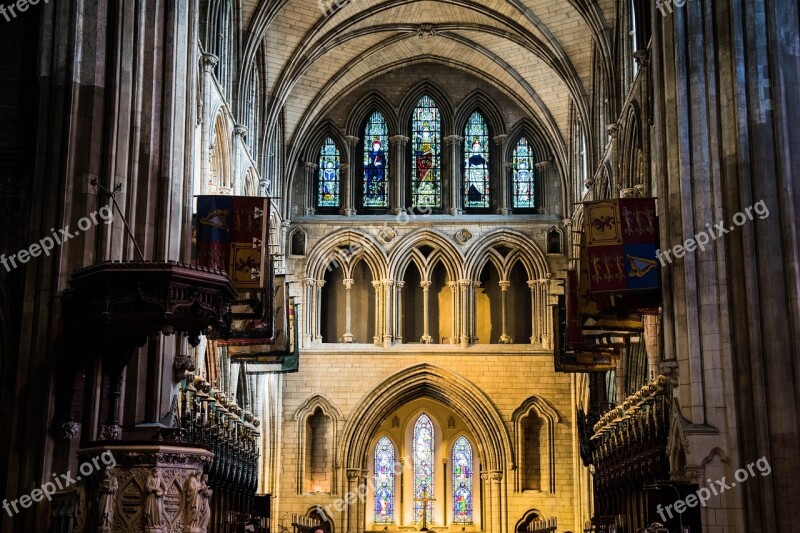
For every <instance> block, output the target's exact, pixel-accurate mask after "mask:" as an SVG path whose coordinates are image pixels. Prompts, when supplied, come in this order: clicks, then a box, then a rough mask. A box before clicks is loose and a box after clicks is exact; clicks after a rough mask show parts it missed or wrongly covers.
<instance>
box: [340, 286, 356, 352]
mask: <svg viewBox="0 0 800 533" xmlns="http://www.w3.org/2000/svg"><path fill="white" fill-rule="evenodd" d="M354 281H355V280H352V279H349V278H348V279H345V280H342V283H343V284H344V290H345V309H344V323H345V330H346V331H345V334H344V335H342V339H343V340H344V342H347V343H352V342H353V312H352V293H353V283H354Z"/></svg>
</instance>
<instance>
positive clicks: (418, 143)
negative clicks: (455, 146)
mask: <svg viewBox="0 0 800 533" xmlns="http://www.w3.org/2000/svg"><path fill="white" fill-rule="evenodd" d="M441 137H442V121H441V114H440V112H439V108H438V107H437V106H436V102H434V101H433V99H432V98H431V97H430V96H423V97H422V98H421V99H420V101H419V102H418V103H417V107H416V108H415V109H414V114H413V115H412V117H411V173H412V175H411V203H412V204H411V205H413V206H414V207H430V208H439V207H442V175H441V153H440V150H441Z"/></svg>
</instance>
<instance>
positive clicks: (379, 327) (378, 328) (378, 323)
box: [372, 281, 383, 346]
mask: <svg viewBox="0 0 800 533" xmlns="http://www.w3.org/2000/svg"><path fill="white" fill-rule="evenodd" d="M372 287H373V288H374V289H375V335H374V336H373V337H372V342H373V343H374V344H375V345H377V346H380V345H381V344H382V340H383V335H382V334H381V332H382V331H383V291H382V290H381V288H382V287H383V283H382V282H380V281H373V282H372Z"/></svg>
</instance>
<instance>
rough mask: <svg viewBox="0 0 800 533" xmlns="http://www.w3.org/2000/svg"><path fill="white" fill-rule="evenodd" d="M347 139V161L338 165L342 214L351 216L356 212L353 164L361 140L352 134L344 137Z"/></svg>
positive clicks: (354, 169) (354, 168)
mask: <svg viewBox="0 0 800 533" xmlns="http://www.w3.org/2000/svg"><path fill="white" fill-rule="evenodd" d="M345 140H346V141H347V163H343V164H341V165H339V168H340V171H341V172H342V177H341V178H342V182H341V183H342V210H341V213H342V214H343V215H344V216H347V217H351V216H353V215H355V214H356V208H355V189H356V181H358V180H357V179H356V176H355V171H356V168H357V166H356V165H355V162H356V158H357V157H358V142H359V141H360V140H361V139H359V138H358V137H354V136H353V135H348V136H347V137H345Z"/></svg>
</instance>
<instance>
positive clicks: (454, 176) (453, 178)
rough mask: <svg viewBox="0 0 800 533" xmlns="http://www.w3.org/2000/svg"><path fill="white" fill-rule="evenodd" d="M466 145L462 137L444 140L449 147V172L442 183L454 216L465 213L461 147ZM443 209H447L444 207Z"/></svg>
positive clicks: (448, 137)
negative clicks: (462, 201) (462, 194)
mask: <svg viewBox="0 0 800 533" xmlns="http://www.w3.org/2000/svg"><path fill="white" fill-rule="evenodd" d="M463 143H464V137H461V136H460V135H448V136H447V137H445V138H444V144H445V146H446V147H447V151H446V155H447V158H448V163H449V164H448V172H447V176H446V177H445V178H446V179H445V180H444V182H443V183H442V187H443V192H444V191H447V198H448V199H449V201H448V202H447V203H448V204H449V205H447V208H449V209H448V212H449V213H450V214H451V215H453V216H458V215H460V214H461V213H463V212H464V210H463V208H462V205H463V204H462V203H461V193H462V191H461V189H462V185H461V166H462V165H461V147H462V145H463ZM444 199H445V197H444V194H442V203H444ZM442 207H445V206H444V205H443V206H442Z"/></svg>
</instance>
